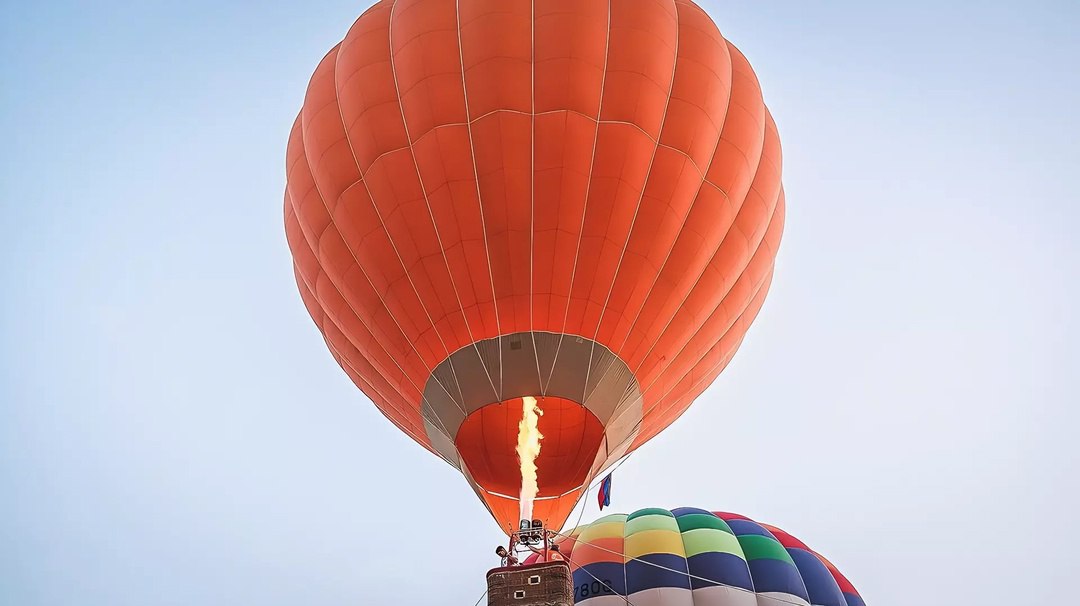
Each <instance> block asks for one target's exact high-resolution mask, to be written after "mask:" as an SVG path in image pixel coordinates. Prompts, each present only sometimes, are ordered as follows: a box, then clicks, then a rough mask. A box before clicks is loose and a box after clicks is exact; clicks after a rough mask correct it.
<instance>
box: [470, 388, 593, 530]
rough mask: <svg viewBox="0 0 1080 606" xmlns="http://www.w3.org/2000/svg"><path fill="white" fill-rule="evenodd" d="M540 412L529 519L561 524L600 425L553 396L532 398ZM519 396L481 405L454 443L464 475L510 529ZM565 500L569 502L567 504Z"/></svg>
mask: <svg viewBox="0 0 1080 606" xmlns="http://www.w3.org/2000/svg"><path fill="white" fill-rule="evenodd" d="M535 403H536V406H537V407H538V408H539V409H541V410H543V414H542V415H537V418H536V429H537V430H538V431H539V433H540V434H542V435H543V439H542V440H541V441H540V442H539V445H540V448H539V453H538V454H537V455H536V456H535V459H534V461H533V462H534V464H535V471H536V493H535V500H534V501H533V511H532V514H531V518H537V519H541V520H543V521H544V522H545V523H546V524H561V523H562V522H563V520H564V519H565V514H564V513H561V511H562V510H563V509H565V510H566V513H569V509H570V508H571V507H573V504H574V503H575V502H576V501H577V495H578V493H580V490H579V489H580V488H581V487H582V486H583V485H585V483H586V482H588V480H589V479H590V478H589V472H590V470H591V468H592V466H593V463H594V462H595V461H596V457H597V453H598V452H599V451H600V450H601V447H602V445H603V441H604V426H603V424H602V423H601V422H600V420H599V419H597V418H596V416H595V415H594V414H593V413H592V412H591V411H589V409H587V408H585V407H584V406H582V405H581V404H579V403H577V402H574V401H573V400H568V399H566V398H559V397H553V396H548V397H543V396H536V397H535ZM522 421H523V399H522V398H511V399H509V400H505V401H502V402H496V403H493V404H488V405H486V406H483V407H481V408H479V409H477V410H476V411H474V412H473V413H471V414H470V415H469V416H467V417H466V418H465V420H464V421H463V422H462V424H461V427H460V428H459V429H458V434H457V438H456V439H455V441H454V442H455V445H456V446H457V449H458V453H459V454H460V456H461V461H462V463H464V465H465V467H466V468H467V469H468V473H469V476H470V477H471V478H472V481H473V482H474V483H475V485H476V486H477V487H479V490H480V492H481V494H480V496H481V498H483V499H484V501H485V503H487V505H488V508H489V509H492V514H493V515H495V517H496V519H497V520H498V521H499V524H500V526H507V525H508V524H509V525H510V526H514V527H516V525H517V523H518V520H519V516H520V515H521V512H520V509H519V501H520V498H521V496H522V487H523V485H522V470H523V465H522V463H523V460H522V458H521V457H520V456H519V454H518V450H519V448H518V447H519V438H520V437H521V422H522ZM567 503H569V504H567Z"/></svg>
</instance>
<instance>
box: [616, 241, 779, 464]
mask: <svg viewBox="0 0 1080 606" xmlns="http://www.w3.org/2000/svg"><path fill="white" fill-rule="evenodd" d="M770 223H771V220H770ZM762 244H763V245H765V246H768V244H767V243H766V240H765V239H764V238H763V239H762ZM772 273H773V269H772V267H771V266H770V268H769V270H768V272H767V273H766V274H765V276H764V277H763V278H762V280H761V281H760V283H758V284H757V285H755V286H754V293H753V295H751V297H750V298H749V299H748V301H747V304H746V306H745V307H744V308H743V309H742V311H741V312H740V314H739V317H738V318H736V319H735V320H734V321H733V322H732V323H731V325H730V326H729V327H728V328H727V329H726V330H725V331H724V334H722V335H720V340H718V341H717V343H716V344H714V345H713V346H712V347H710V348H709V349H707V350H706V351H705V353H704V354H702V355H701V356H700V357H699V358H698V359H697V360H696V361H694V362H693V363H692V364H690V365H689V368H688V369H687V371H686V373H684V374H683V375H682V376H680V377H678V380H677V381H675V382H674V383H673V384H672V386H671V387H669V388H668V389H667V390H666V391H665V392H664V393H662V394H660V395H659V396H657V397H656V398H655V401H654V402H653V404H652V405H651V406H650V407H649V409H648V410H646V411H644V412H643V413H642V419H643V420H644V419H645V418H646V417H648V415H649V414H651V413H652V412H653V411H654V410H656V409H657V408H659V407H660V405H661V404H662V403H663V401H664V399H665V398H666V397H667V396H668V395H669V394H670V393H671V392H672V391H674V390H675V388H676V387H677V386H678V384H679V383H680V382H681V381H682V380H683V379H685V378H686V377H687V376H689V375H690V374H691V373H692V372H693V371H694V370H695V368H696V367H697V364H699V363H700V362H701V360H703V359H704V358H705V357H707V356H708V355H709V353H710V352H712V351H713V350H714V349H715V348H716V347H719V345H720V343H721V342H722V340H723V338H724V337H726V336H727V335H729V334H731V332H732V331H733V330H738V329H740V328H745V326H741V324H740V323H741V322H742V321H743V316H744V315H745V313H746V311H747V310H748V309H750V308H751V307H753V305H754V304H755V302H756V301H757V299H758V296H759V295H761V293H762V289H763V288H765V289H767V288H768V285H769V284H770V283H771V281H772ZM765 292H767V290H766V291H765ZM762 302H763V301H762ZM723 303H724V301H723V300H721V302H720V304H718V305H717V307H716V308H714V309H713V311H712V312H711V313H710V314H709V318H711V317H712V316H713V314H715V313H716V311H717V310H718V309H720V307H722V306H723ZM698 332H700V331H698ZM698 332H695V333H694V334H693V335H691V336H690V338H689V339H688V340H687V342H686V344H685V345H684V346H683V348H682V349H680V350H679V352H678V353H677V354H675V356H673V359H674V358H676V357H678V355H680V354H681V353H682V351H683V350H685V349H686V347H687V346H688V345H689V343H690V341H692V340H693V338H694V337H695V336H697V334H698ZM739 342H740V344H741V342H742V340H741V338H740V341H739ZM736 349H738V347H737V346H736V347H735V348H732V350H731V351H730V352H729V353H728V354H726V355H724V356H721V359H720V360H719V361H718V362H717V364H716V365H714V366H713V367H712V368H711V369H709V371H708V372H706V374H705V375H704V376H705V377H707V376H708V375H709V374H710V373H711V372H712V371H713V370H715V369H716V368H718V367H721V366H723V365H725V364H727V363H728V362H730V361H731V357H732V355H733V354H734V353H735V350H736ZM660 376H662V373H661V375H658V376H657V377H656V378H655V379H654V380H653V382H652V383H650V384H649V385H648V386H647V387H644V388H643V389H642V394H643V396H644V394H645V393H646V392H647V391H648V390H649V389H651V388H652V386H653V385H655V384H656V381H658V380H659V379H660ZM702 381H703V379H699V380H698V381H696V382H694V384H693V385H691V387H690V388H689V389H688V390H687V393H689V392H690V391H693V390H694V389H696V388H697V386H698V385H700V384H701V382H702ZM668 408H670V407H668ZM665 410H666V409H665ZM621 416H622V413H620V414H619V416H618V417H616V419H617V418H619V417H621ZM654 435H655V434H654ZM627 439H629V436H628V437H627ZM624 443H625V440H624V442H622V443H620V444H619V446H620V447H621V446H622V445H623V444H624Z"/></svg>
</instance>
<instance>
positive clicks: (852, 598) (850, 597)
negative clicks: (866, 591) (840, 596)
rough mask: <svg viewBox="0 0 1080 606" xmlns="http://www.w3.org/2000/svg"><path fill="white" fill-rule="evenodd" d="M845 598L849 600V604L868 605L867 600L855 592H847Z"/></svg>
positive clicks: (850, 605)
mask: <svg viewBox="0 0 1080 606" xmlns="http://www.w3.org/2000/svg"><path fill="white" fill-rule="evenodd" d="M844 599H845V600H847V606H866V602H864V601H863V599H862V598H861V597H859V596H857V595H855V594H854V593H845V594H844Z"/></svg>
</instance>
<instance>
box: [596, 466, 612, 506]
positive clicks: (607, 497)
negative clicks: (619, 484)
mask: <svg viewBox="0 0 1080 606" xmlns="http://www.w3.org/2000/svg"><path fill="white" fill-rule="evenodd" d="M596 497H597V498H596V500H597V501H598V502H599V503H600V511H603V510H604V507H606V506H608V505H611V474H610V473H609V474H607V476H605V477H604V479H603V480H601V481H600V492H599V493H597V495H596Z"/></svg>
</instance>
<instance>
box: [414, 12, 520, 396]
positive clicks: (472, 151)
mask: <svg viewBox="0 0 1080 606" xmlns="http://www.w3.org/2000/svg"><path fill="white" fill-rule="evenodd" d="M394 1H395V2H396V1H397V0H394ZM454 19H455V20H456V22H457V43H458V64H459V65H461V97H462V100H463V101H464V103H465V120H466V122H467V127H466V130H467V131H468V133H469V155H470V156H471V157H472V167H473V182H474V183H475V184H476V206H477V209H478V210H479V211H480V230H481V231H482V232H483V234H484V256H485V257H487V269H488V281H489V282H490V283H491V307H492V309H493V310H494V311H495V334H496V336H497V337H498V342H499V343H498V345H499V388H498V389H496V388H495V383H494V381H493V380H492V378H491V373H490V372H489V371H488V367H487V363H486V362H485V361H484V358H483V356H481V355H480V348H479V347H477V348H476V355H477V357H478V358H479V359H480V366H482V367H483V368H484V373H485V374H486V375H487V377H488V381H489V382H491V388H492V389H493V390H495V395H496V396H497V397H498V398H499V401H502V323H501V321H500V319H499V297H498V293H496V292H495V273H494V272H493V271H492V269H491V249H490V247H489V246H488V237H487V220H486V219H485V218H484V202H483V199H482V196H481V193H480V173H479V169H478V168H477V165H476V144H475V143H474V142H473V133H472V118H471V116H470V114H469V86H468V84H467V83H466V81H465V50H464V49H463V47H462V44H461V0H454ZM479 305H480V302H479V301H478V302H477V306H479ZM473 346H474V347H476V344H475V342H474V343H473Z"/></svg>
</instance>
